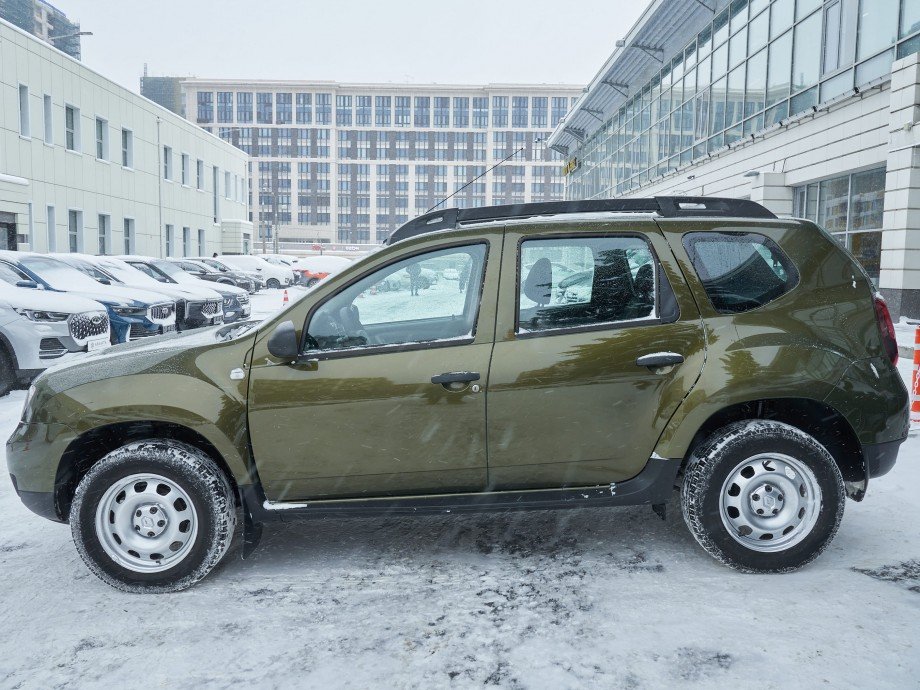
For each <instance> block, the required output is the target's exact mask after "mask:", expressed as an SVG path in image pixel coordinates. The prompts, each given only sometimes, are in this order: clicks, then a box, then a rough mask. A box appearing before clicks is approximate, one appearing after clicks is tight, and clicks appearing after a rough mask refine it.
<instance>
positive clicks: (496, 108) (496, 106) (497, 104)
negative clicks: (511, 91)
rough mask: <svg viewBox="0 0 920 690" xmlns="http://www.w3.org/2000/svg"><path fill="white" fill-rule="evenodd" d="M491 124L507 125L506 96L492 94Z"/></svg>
mask: <svg viewBox="0 0 920 690" xmlns="http://www.w3.org/2000/svg"><path fill="white" fill-rule="evenodd" d="M492 126H493V127H507V126H508V97H507V96H492Z"/></svg>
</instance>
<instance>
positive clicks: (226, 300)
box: [224, 297, 233, 307]
mask: <svg viewBox="0 0 920 690" xmlns="http://www.w3.org/2000/svg"><path fill="white" fill-rule="evenodd" d="M224 306H225V307H232V306H233V298H232V297H224Z"/></svg>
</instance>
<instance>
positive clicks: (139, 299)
mask: <svg viewBox="0 0 920 690" xmlns="http://www.w3.org/2000/svg"><path fill="white" fill-rule="evenodd" d="M58 294H62V295H76V296H78V297H85V298H87V299H92V300H96V301H97V302H102V303H103V304H108V305H114V306H122V307H135V306H142V305H151V304H161V303H162V302H165V301H166V300H164V299H163V295H160V294H157V293H155V292H148V291H147V290H139V289H137V288H131V287H122V286H120V285H119V286H117V287H116V286H114V285H113V286H105V287H102V286H100V289H99V290H98V291H97V290H73V291H68V292H60V293H58Z"/></svg>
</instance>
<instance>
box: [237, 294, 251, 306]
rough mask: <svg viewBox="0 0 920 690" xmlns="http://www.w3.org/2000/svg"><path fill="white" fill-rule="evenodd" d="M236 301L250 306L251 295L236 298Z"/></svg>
mask: <svg viewBox="0 0 920 690" xmlns="http://www.w3.org/2000/svg"><path fill="white" fill-rule="evenodd" d="M236 301H237V302H239V303H240V304H249V295H240V296H239V297H237V298H236Z"/></svg>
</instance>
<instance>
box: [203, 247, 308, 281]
mask: <svg viewBox="0 0 920 690" xmlns="http://www.w3.org/2000/svg"><path fill="white" fill-rule="evenodd" d="M218 258H219V259H220V260H221V261H223V262H224V263H225V264H227V265H228V266H231V267H233V268H238V269H240V270H241V271H243V273H246V274H248V275H251V276H253V277H255V278H259V279H261V280H262V282H264V283H265V287H269V288H280V287H288V286H289V285H292V284H293V283H294V271H292V270H291V268H290V266H276V265H275V264H271V263H269V262H268V261H266V260H265V259H262V258H260V257H258V256H252V255H250V254H222V255H221V256H219V257H218Z"/></svg>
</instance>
